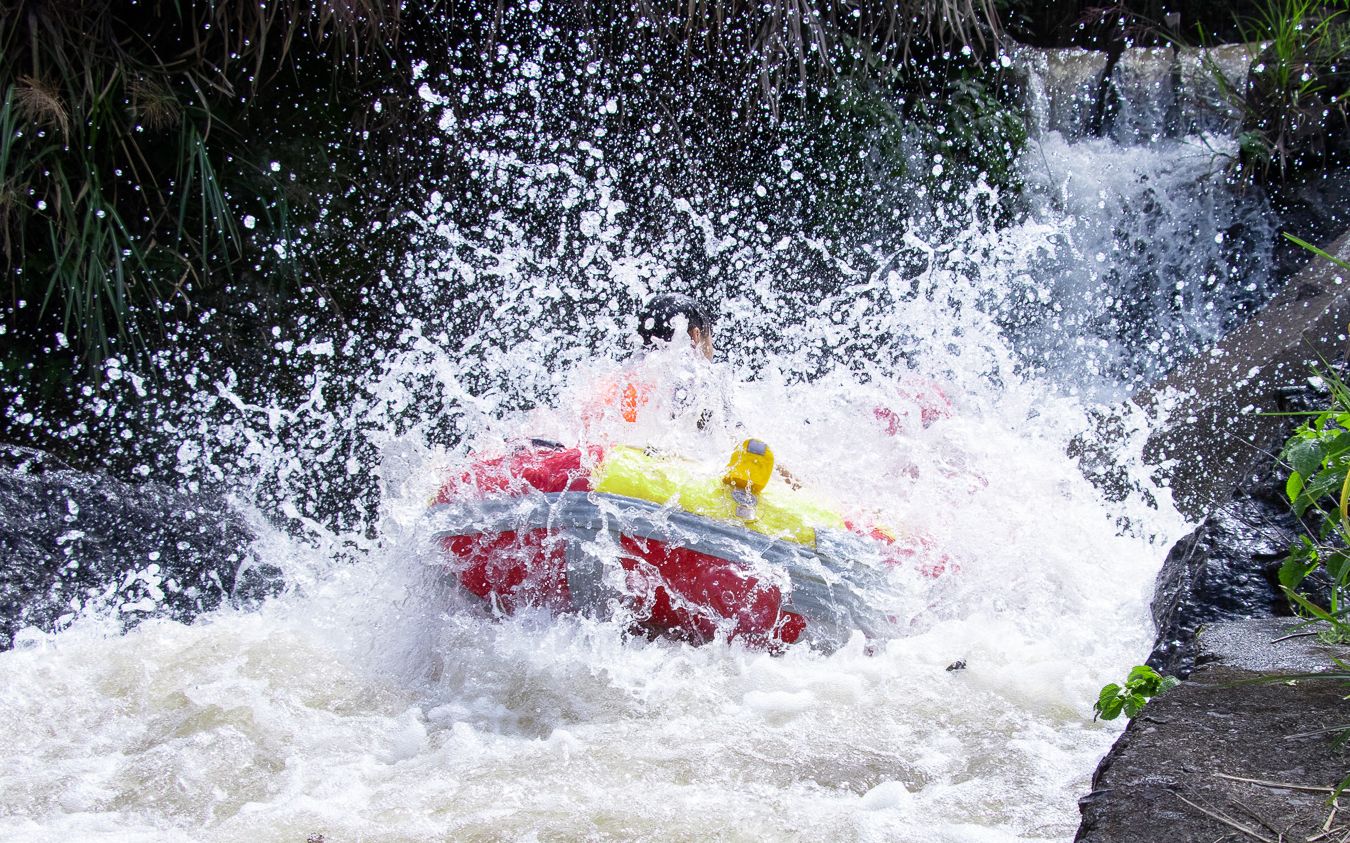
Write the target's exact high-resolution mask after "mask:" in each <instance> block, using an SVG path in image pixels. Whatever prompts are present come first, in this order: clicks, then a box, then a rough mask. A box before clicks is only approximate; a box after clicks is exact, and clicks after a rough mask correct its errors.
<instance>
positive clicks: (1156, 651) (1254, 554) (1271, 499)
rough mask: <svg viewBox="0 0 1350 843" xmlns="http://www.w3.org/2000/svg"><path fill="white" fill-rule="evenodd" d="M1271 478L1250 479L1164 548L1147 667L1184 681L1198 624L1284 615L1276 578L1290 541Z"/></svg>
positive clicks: (1285, 509) (1279, 492) (1289, 520)
mask: <svg viewBox="0 0 1350 843" xmlns="http://www.w3.org/2000/svg"><path fill="white" fill-rule="evenodd" d="M1297 530H1298V523H1297V521H1296V519H1295V518H1294V514H1293V511H1292V510H1291V509H1290V507H1289V502H1288V500H1287V499H1285V497H1284V481H1283V478H1282V476H1281V475H1280V473H1279V472H1278V470H1276V469H1275V468H1267V469H1266V470H1264V471H1262V472H1253V473H1252V474H1250V475H1249V476H1248V482H1247V483H1246V484H1244V485H1243V487H1242V488H1240V489H1239V490H1238V492H1237V493H1236V495H1234V497H1233V499H1232V500H1230V501H1229V502H1228V503H1226V504H1224V505H1222V506H1220V507H1219V508H1218V509H1216V510H1215V511H1214V513H1213V514H1212V515H1210V516H1209V517H1208V518H1206V519H1205V520H1204V521H1202V522H1200V526H1198V527H1196V528H1195V531H1194V532H1192V533H1191V534H1190V535H1189V536H1186V537H1185V538H1184V539H1182V540H1181V541H1179V542H1177V543H1176V544H1175V545H1173V546H1172V550H1171V551H1170V552H1169V553H1168V554H1167V559H1166V561H1164V562H1163V566H1162V570H1161V571H1159V572H1158V581H1157V585H1156V586H1155V587H1154V592H1153V605H1152V611H1153V622H1154V625H1155V627H1156V628H1157V630H1158V638H1157V640H1156V641H1155V642H1154V647H1153V653H1152V654H1151V655H1150V656H1149V658H1148V663H1149V665H1150V666H1152V667H1153V668H1155V669H1156V670H1157V671H1158V672H1159V673H1163V674H1169V675H1172V676H1182V677H1184V676H1186V675H1188V674H1189V673H1190V672H1191V667H1192V664H1193V663H1194V660H1195V654H1194V642H1195V635H1196V632H1197V631H1198V630H1199V629H1200V627H1201V626H1203V625H1205V624H1212V623H1216V622H1219V621H1229V620H1239V619H1242V618H1269V617H1275V616H1279V615H1288V614H1289V613H1290V612H1289V606H1288V600H1286V599H1285V597H1284V595H1283V594H1282V593H1281V592H1280V589H1279V576H1278V575H1279V570H1280V565H1281V564H1282V563H1283V562H1284V557H1285V555H1286V554H1287V553H1288V552H1289V547H1290V545H1291V544H1293V543H1294V541H1295V540H1296V537H1297V535H1298V532H1297Z"/></svg>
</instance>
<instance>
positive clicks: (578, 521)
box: [428, 492, 891, 651]
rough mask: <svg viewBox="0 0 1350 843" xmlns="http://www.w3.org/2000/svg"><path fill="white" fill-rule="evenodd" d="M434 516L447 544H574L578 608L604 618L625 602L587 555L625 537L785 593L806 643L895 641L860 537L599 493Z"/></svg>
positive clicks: (461, 508)
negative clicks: (529, 536) (530, 535)
mask: <svg viewBox="0 0 1350 843" xmlns="http://www.w3.org/2000/svg"><path fill="white" fill-rule="evenodd" d="M428 516H429V518H430V519H431V523H432V528H433V530H434V531H435V532H434V535H433V538H434V539H436V540H437V541H438V542H440V543H441V544H442V545H445V543H446V542H448V541H450V540H452V539H454V538H457V537H467V536H485V537H491V536H496V535H501V534H503V533H508V532H510V533H516V534H525V533H527V532H530V531H534V530H540V529H545V530H548V531H549V533H550V534H552V535H555V536H560V537H565V541H566V551H565V554H564V558H565V565H566V576H567V582H568V587H569V590H570V592H571V597H572V602H573V606H574V608H577V609H579V610H582V611H591V612H597V613H601V614H603V613H604V607H605V606H607V605H610V603H611V601H612V600H615V599H621V598H622V597H623V596H624V595H623V594H622V593H621V592H619V591H617V590H615V589H614V588H613V587H612V585H610V583H611V582H612V581H613V580H611V579H610V578H607V576H606V569H607V565H613V564H614V562H613V560H607V559H603V558H601V557H599V556H598V555H597V554H595V553H592V552H589V551H588V550H587V549H586V545H587V544H594V543H595V542H596V541H597V540H599V539H601V537H602V536H605V537H607V542H612V543H613V546H614V547H615V548H618V547H619V546H620V542H621V539H620V537H627V538H629V539H637V540H639V541H644V542H658V543H660V544H662V545H664V546H666V547H668V548H680V549H684V550H688V551H693V552H694V553H699V554H703V555H706V556H710V557H714V558H716V559H718V560H721V561H724V562H727V563H729V564H731V565H733V566H735V567H737V568H739V569H740V570H741V571H743V572H744V574H745V575H746V576H747V577H754V578H756V579H761V580H762V581H763V582H762V584H763V586H765V587H769V588H774V589H775V590H777V591H779V592H781V594H782V603H781V610H782V611H783V612H791V613H794V614H797V615H801V616H802V617H803V618H805V620H806V630H805V635H804V636H803V637H804V638H805V639H807V640H809V641H810V642H811V644H812V645H813V646H815V647H816V648H818V649H822V650H826V651H829V650H834V649H837V648H838V647H840V646H842V645H843V644H844V643H845V642H846V641H847V640H848V638H849V637H850V635H852V633H853V632H854V631H855V630H858V631H861V632H863V633H864V634H865V635H866V636H868V637H869V638H884V637H888V629H889V627H890V625H891V623H890V621H889V620H888V618H887V617H886V615H885V613H883V612H881V611H879V610H878V609H877V608H875V607H873V606H871V605H869V604H868V603H867V597H866V595H867V594H868V593H869V592H871V591H872V590H873V589H875V588H877V587H879V586H880V585H881V584H882V583H883V582H884V580H885V573H884V568H885V566H884V565H882V564H881V563H880V562H879V559H880V556H879V554H878V553H877V551H876V549H875V548H872V547H871V546H870V545H869V544H868V543H867V542H865V541H864V540H862V539H860V538H859V537H856V536H852V535H850V534H837V533H835V531H824V530H822V531H819V533H818V541H817V543H816V546H814V547H811V546H806V545H802V544H798V543H795V542H792V541H784V540H780V539H775V538H772V537H769V536H766V535H763V534H762V533H757V532H754V531H751V530H747V529H744V528H742V527H739V526H737V525H735V524H730V523H726V522H722V521H718V520H714V519H712V518H708V517H705V516H701V515H696V514H693V513H690V512H686V511H684V510H682V509H679V508H676V507H673V506H670V505H665V506H663V505H660V504H656V503H653V502H651V501H646V500H639V499H637V498H630V497H625V496H622V495H614V494H604V493H597V492H552V493H541V494H532V495H526V496H523V497H519V498H505V499H485V500H476V501H468V502H456V503H438V504H436V505H434V506H432V507H431V509H430V510H429V511H428ZM760 562H762V563H763V564H758V563H760Z"/></svg>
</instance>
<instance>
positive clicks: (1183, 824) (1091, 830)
mask: <svg viewBox="0 0 1350 843" xmlns="http://www.w3.org/2000/svg"><path fill="white" fill-rule="evenodd" d="M1300 631H1301V630H1299V629H1298V624H1297V622H1296V621H1294V620H1291V619H1288V618H1265V619H1251V620H1243V621H1232V622H1228V623H1221V624H1217V625H1215V626H1213V627H1210V628H1209V629H1206V630H1205V631H1203V632H1202V633H1201V634H1200V636H1199V638H1198V642H1199V652H1198V655H1197V659H1196V662H1197V667H1196V669H1195V672H1194V673H1192V674H1191V676H1190V678H1189V679H1188V680H1187V681H1185V682H1183V683H1182V684H1181V685H1180V686H1178V687H1177V688H1176V689H1174V690H1172V691H1170V692H1169V693H1167V694H1165V695H1164V696H1161V697H1158V698H1157V699H1155V700H1153V701H1152V702H1150V703H1149V705H1148V707H1147V708H1146V709H1145V710H1144V711H1143V713H1142V714H1140V715H1139V716H1138V717H1137V718H1135V719H1134V720H1133V721H1131V722H1130V725H1129V727H1128V728H1127V729H1126V730H1125V732H1124V733H1123V734H1122V735H1121V736H1120V739H1119V740H1118V741H1116V745H1115V746H1114V747H1113V748H1112V750H1111V751H1110V752H1109V753H1108V754H1107V756H1106V757H1105V758H1104V759H1103V760H1102V762H1101V764H1100V765H1098V767H1097V771H1096V773H1095V774H1094V775H1093V778H1092V790H1091V792H1090V793H1088V794H1087V795H1086V796H1084V797H1083V798H1082V799H1081V800H1079V807H1080V809H1081V810H1082V813H1083V823H1082V825H1081V826H1080V827H1079V830H1078V835H1077V837H1076V838H1075V839H1076V840H1077V841H1079V843H1098V842H1099V841H1100V843H1106V841H1111V843H1129V841H1141V842H1142V841H1150V843H1151V842H1152V841H1158V840H1168V841H1172V843H1190V842H1191V841H1195V843H1215V841H1216V840H1267V841H1272V843H1273V841H1277V840H1314V839H1318V840H1342V839H1344V838H1345V837H1346V836H1347V835H1348V834H1350V816H1347V815H1342V814H1340V813H1339V812H1338V811H1334V810H1332V808H1331V806H1330V805H1329V804H1328V799H1329V797H1330V789H1331V788H1333V787H1335V786H1336V784H1337V783H1339V782H1340V781H1341V779H1343V778H1344V777H1345V774H1346V769H1347V762H1348V761H1350V758H1347V754H1346V752H1345V750H1344V749H1343V748H1337V747H1336V746H1335V739H1336V734H1337V733H1336V732H1335V731H1325V730H1327V729H1329V728H1330V727H1334V726H1338V725H1341V724H1344V723H1346V722H1347V715H1348V714H1350V704H1347V703H1346V701H1345V699H1344V696H1345V693H1346V686H1345V683H1344V682H1340V681H1321V680H1315V679H1301V678H1295V677H1299V676H1302V675H1304V674H1308V673H1322V672H1325V671H1327V670H1328V669H1329V668H1333V667H1334V663H1333V661H1332V660H1333V659H1334V658H1345V657H1346V655H1347V654H1346V652H1345V649H1344V648H1341V647H1330V646H1327V645H1325V644H1322V643H1320V642H1319V641H1318V640H1317V638H1316V637H1314V636H1311V635H1307V634H1303V635H1300V634H1299V632H1300ZM1272 677H1288V678H1287V679H1286V680H1285V681H1269V682H1267V681H1257V680H1265V679H1269V678H1272Z"/></svg>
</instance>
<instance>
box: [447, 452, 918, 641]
mask: <svg viewBox="0 0 1350 843" xmlns="http://www.w3.org/2000/svg"><path fill="white" fill-rule="evenodd" d="M723 482H724V481H723V479H722V477H721V476H720V474H719V473H717V472H711V471H709V470H708V468H707V467H706V466H699V465H697V464H694V463H690V462H688V461H685V460H681V459H678V458H673V457H664V456H660V455H653V454H652V453H650V452H647V451H643V450H640V449H636V448H629V447H625V446H611V447H608V448H599V447H592V448H587V449H578V448H564V447H560V446H554V445H551V444H547V443H532V444H530V445H528V446H522V447H520V448H518V449H517V450H516V451H514V452H513V453H511V454H509V455H507V456H503V457H498V458H495V459H485V460H480V461H477V462H475V463H473V464H472V465H471V466H470V467H469V468H468V469H467V470H465V471H463V472H460V473H458V474H456V475H455V476H453V477H452V478H451V479H450V480H449V481H448V482H447V483H445V485H444V486H443V487H442V488H441V490H440V492H439V494H438V495H437V496H436V499H435V501H434V503H433V505H432V507H431V511H430V516H431V517H432V518H433V519H434V521H433V524H434V528H435V530H436V540H437V541H438V542H439V544H440V546H441V548H442V549H443V550H444V551H445V552H446V553H447V555H448V556H449V558H450V563H451V568H452V570H453V572H454V575H455V576H456V578H457V579H458V582H459V583H460V584H461V585H462V586H463V587H464V589H466V590H467V591H468V592H470V593H472V594H474V595H476V596H478V597H480V598H482V599H483V600H485V601H487V602H488V603H489V604H490V605H491V606H492V607H493V608H494V609H495V610H498V611H501V612H511V611H512V610H514V609H516V608H518V607H520V606H526V605H529V606H545V607H548V608H550V609H553V610H555V611H577V612H583V613H587V614H593V615H597V616H602V617H623V618H625V619H627V620H628V621H629V623H630V624H631V625H632V626H633V627H635V628H637V629H639V630H641V631H643V632H645V633H648V634H652V635H665V636H671V637H676V638H681V639H685V640H690V641H696V642H702V641H707V640H710V639H713V638H714V637H717V636H718V635H719V633H720V634H722V635H723V636H725V637H726V638H728V639H732V640H741V641H746V642H749V643H752V644H758V645H763V646H768V647H771V648H772V647H780V646H782V645H786V644H793V643H796V642H798V641H810V642H811V643H812V644H813V645H815V646H818V647H822V648H825V649H833V648H835V647H837V646H839V645H841V644H842V643H843V642H844V641H846V640H847V639H848V637H849V636H850V635H852V634H853V632H854V631H861V632H863V633H864V634H865V635H867V636H868V637H872V638H876V637H885V636H887V635H888V633H889V632H890V631H891V627H892V625H893V624H892V620H891V619H890V618H889V617H888V616H887V615H886V613H885V612H884V611H883V610H881V609H879V608H877V607H876V606H874V605H872V604H871V602H870V601H871V600H873V599H875V597H876V595H877V594H879V593H882V592H883V589H882V588H881V586H882V585H883V584H884V581H885V577H886V571H887V564H886V563H887V562H892V563H893V562H895V561H897V560H906V559H911V561H912V557H914V556H915V555H916V554H921V553H923V548H922V547H921V546H920V545H919V544H915V543H911V544H909V545H906V544H905V543H903V542H897V541H896V539H895V537H894V536H891V535H890V534H888V533H885V532H884V531H879V530H875V529H872V530H868V531H866V534H863V533H860V532H859V531H856V530H853V529H852V525H850V524H849V523H848V522H847V521H845V520H844V519H843V518H841V517H840V516H838V515H837V514H836V513H833V512H830V511H829V510H828V509H825V508H821V507H819V506H816V505H813V504H811V503H809V502H805V501H803V500H801V499H800V496H798V495H797V493H795V492H793V491H791V490H788V489H786V487H785V486H783V485H782V484H781V483H780V484H779V486H780V487H781V488H779V489H778V490H774V489H766V490H764V494H763V496H762V500H760V501H759V502H758V507H757V508H756V510H755V513H754V517H753V518H750V519H748V520H747V519H746V518H743V517H738V510H737V509H736V504H735V501H734V500H732V498H731V497H730V496H729V495H728V493H727V489H726V487H725V486H724V485H723ZM739 514H740V515H742V516H743V515H745V513H744V512H743V511H741V512H739ZM938 565H939V568H936V569H934V570H933V571H930V573H940V565H941V562H939V563H938Z"/></svg>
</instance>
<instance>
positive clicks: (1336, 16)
mask: <svg viewBox="0 0 1350 843" xmlns="http://www.w3.org/2000/svg"><path fill="white" fill-rule="evenodd" d="M1347 12H1350V0H1267V2H1266V3H1265V5H1264V6H1262V7H1260V8H1258V9H1257V11H1256V12H1255V14H1253V15H1252V16H1251V17H1250V18H1248V19H1245V20H1239V21H1238V29H1239V32H1240V34H1241V36H1242V39H1243V40H1244V41H1245V42H1246V43H1248V44H1250V45H1252V47H1251V51H1252V54H1251V71H1250V72H1249V74H1248V76H1247V78H1246V79H1245V80H1235V79H1230V78H1229V77H1228V76H1227V75H1226V74H1225V73H1224V72H1223V70H1222V69H1221V68H1220V67H1219V64H1218V62H1216V61H1215V60H1214V59H1213V57H1212V56H1209V55H1206V56H1205V58H1204V64H1205V69H1206V71H1207V74H1208V75H1209V77H1210V78H1211V79H1212V81H1213V82H1214V83H1215V85H1216V86H1217V88H1218V90H1219V94H1220V97H1221V98H1222V99H1223V100H1224V101H1225V102H1226V103H1227V104H1228V105H1229V106H1230V107H1232V108H1234V109H1235V110H1236V111H1237V112H1238V113H1239V114H1240V115H1241V117H1242V127H1241V131H1240V132H1239V135H1238V139H1239V146H1240V150H1241V151H1240V166H1241V171H1242V172H1243V173H1244V174H1246V175H1247V176H1249V177H1251V178H1255V179H1257V180H1270V179H1274V180H1278V181H1285V180H1287V179H1288V178H1290V177H1291V176H1292V175H1293V174H1295V173H1296V172H1298V171H1300V170H1306V169H1307V168H1308V167H1310V166H1312V165H1315V164H1318V163H1325V162H1328V161H1329V153H1330V152H1331V151H1332V147H1333V146H1334V144H1335V143H1336V136H1337V135H1338V134H1339V135H1341V136H1343V135H1344V133H1345V130H1346V128H1347V125H1348V123H1350V115H1348V114H1347V112H1346V104H1345V94H1346V87H1345V77H1344V74H1343V72H1341V70H1340V68H1341V67H1342V66H1344V64H1345V62H1346V60H1347V59H1350V19H1348V18H1347V14H1346V13H1347ZM1338 130H1339V132H1338Z"/></svg>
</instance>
